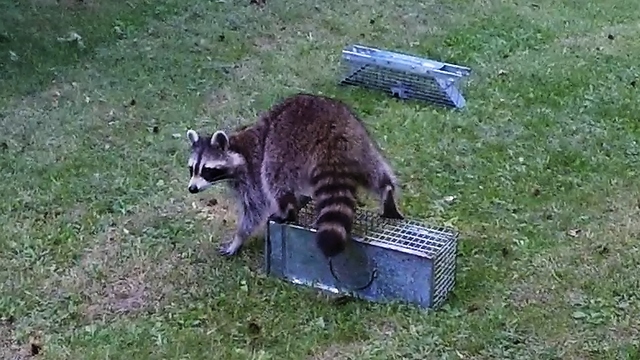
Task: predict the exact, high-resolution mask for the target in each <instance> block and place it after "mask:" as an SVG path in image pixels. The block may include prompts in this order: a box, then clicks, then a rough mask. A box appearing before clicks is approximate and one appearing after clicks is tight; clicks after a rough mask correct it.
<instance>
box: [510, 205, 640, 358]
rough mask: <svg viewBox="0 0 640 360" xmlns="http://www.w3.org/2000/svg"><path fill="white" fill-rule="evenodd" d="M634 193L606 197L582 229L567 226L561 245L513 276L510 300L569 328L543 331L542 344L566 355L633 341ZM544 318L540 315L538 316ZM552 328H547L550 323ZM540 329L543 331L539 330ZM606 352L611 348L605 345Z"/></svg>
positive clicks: (638, 252)
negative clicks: (521, 274)
mask: <svg viewBox="0 0 640 360" xmlns="http://www.w3.org/2000/svg"><path fill="white" fill-rule="evenodd" d="M637 199H638V194H635V193H634V194H629V193H623V194H619V195H617V196H616V197H615V198H612V199H611V200H610V201H609V203H608V204H603V205H602V206H601V207H602V208H601V209H594V210H593V211H592V213H595V214H596V215H594V217H595V218H596V219H595V220H594V221H593V222H592V223H591V224H589V225H588V226H585V227H583V228H575V229H568V231H567V235H566V236H565V237H561V238H559V239H558V241H559V242H561V243H562V244H561V245H558V246H557V247H556V248H554V249H552V250H549V251H547V252H546V253H541V254H539V255H538V256H536V257H535V258H534V259H533V260H532V261H529V260H527V262H528V263H527V265H526V266H527V267H528V269H527V270H526V273H527V274H528V275H527V276H525V277H523V278H521V279H520V280H519V281H518V280H516V284H515V286H514V287H513V288H512V290H511V293H510V304H512V306H514V307H515V308H517V309H518V310H523V309H525V308H528V307H532V308H533V309H534V311H533V313H535V312H537V310H535V309H540V310H541V311H542V312H545V311H547V310H548V309H553V312H554V318H553V319H548V320H550V321H557V322H558V325H560V324H562V325H561V326H566V327H567V329H571V331H570V332H568V333H567V332H564V333H562V334H556V335H554V336H550V335H549V334H548V335H547V336H548V337H547V339H546V340H545V341H546V342H547V344H548V345H551V346H554V347H555V348H558V349H566V351H567V353H566V355H567V358H581V357H582V356H586V357H589V356H591V355H593V352H594V351H602V350H603V349H605V348H612V349H615V348H616V347H623V346H626V345H629V344H633V343H634V342H635V343H638V334H639V332H640V320H638V319H639V315H640V305H639V304H640V293H638V292H637V290H636V289H637V288H638V286H639V285H640V282H639V280H638V279H637V278H636V276H635V272H636V271H635V270H634V269H637V268H638V267H639V266H640V243H638V237H639V236H640V220H638V219H640V209H639V207H638V200H637ZM540 316H544V315H540ZM552 327H553V326H552ZM543 333H544V332H543ZM610 350H611V349H610Z"/></svg>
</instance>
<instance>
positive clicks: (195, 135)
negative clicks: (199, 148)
mask: <svg viewBox="0 0 640 360" xmlns="http://www.w3.org/2000/svg"><path fill="white" fill-rule="evenodd" d="M199 138H200V137H199V136H198V133H197V132H195V131H194V130H191V129H189V130H187V139H189V141H190V142H191V145H194V144H195V143H197V142H198V139H199Z"/></svg>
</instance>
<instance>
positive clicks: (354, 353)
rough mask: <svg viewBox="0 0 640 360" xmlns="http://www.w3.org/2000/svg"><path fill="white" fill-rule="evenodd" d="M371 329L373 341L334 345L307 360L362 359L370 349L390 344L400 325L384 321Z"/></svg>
mask: <svg viewBox="0 0 640 360" xmlns="http://www.w3.org/2000/svg"><path fill="white" fill-rule="evenodd" d="M370 328H371V329H372V330H373V337H372V339H371V340H369V341H356V342H350V343H342V344H332V345H329V346H327V347H325V348H323V349H320V350H319V351H317V352H316V353H314V354H313V355H311V356H309V357H308V358H307V360H334V359H335V360H347V359H358V358H362V356H363V355H365V353H366V352H367V350H369V349H370V348H380V347H382V346H383V345H382V344H388V343H389V341H388V339H391V338H393V336H394V333H395V332H396V331H397V330H398V329H397V328H398V324H396V323H393V322H389V321H382V322H380V323H376V324H371V326H370Z"/></svg>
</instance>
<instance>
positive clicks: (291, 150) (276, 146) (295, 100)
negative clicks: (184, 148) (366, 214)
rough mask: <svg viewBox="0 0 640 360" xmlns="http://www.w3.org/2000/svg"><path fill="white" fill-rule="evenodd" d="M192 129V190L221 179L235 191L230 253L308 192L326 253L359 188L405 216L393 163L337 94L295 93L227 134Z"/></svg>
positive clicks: (387, 213) (292, 212) (347, 231)
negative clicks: (236, 220)
mask: <svg viewBox="0 0 640 360" xmlns="http://www.w3.org/2000/svg"><path fill="white" fill-rule="evenodd" d="M190 132H191V133H190V135H189V137H190V139H191V141H192V144H193V149H194V151H193V152H192V159H194V157H195V158H196V160H193V161H191V160H190V161H191V163H190V164H191V165H193V168H194V169H195V171H193V173H194V176H192V181H191V183H190V191H191V190H192V186H193V184H197V183H200V184H205V187H206V186H208V185H209V184H211V183H214V182H216V180H221V179H224V180H230V184H231V186H232V188H233V189H234V190H235V191H236V194H237V196H238V200H239V205H240V207H241V213H240V215H241V219H240V225H239V228H238V232H237V233H236V237H235V238H234V240H233V241H232V242H231V243H230V244H229V245H228V246H226V248H225V249H223V252H224V253H225V254H227V255H232V254H234V253H235V252H236V251H237V250H238V249H239V248H240V247H241V246H242V244H243V243H244V241H245V240H246V238H247V237H248V236H249V235H250V234H248V233H249V232H251V233H253V232H254V231H255V229H256V228H257V227H258V226H260V225H262V224H263V223H264V222H265V221H266V220H267V219H268V218H271V219H273V220H276V221H295V220H296V219H297V212H298V210H299V207H300V206H301V205H302V204H301V202H306V201H308V200H309V198H311V199H313V201H314V203H315V212H316V223H315V225H316V227H317V229H318V230H317V233H316V241H317V245H318V247H319V248H320V250H321V251H322V252H323V254H324V255H325V256H327V257H332V256H335V255H337V254H339V253H340V252H342V251H343V250H344V249H345V246H346V242H347V241H348V239H349V237H350V235H351V229H352V225H353V218H354V214H355V208H356V193H357V191H358V188H360V187H363V188H365V189H367V190H369V191H372V192H374V193H375V194H376V195H377V196H378V197H379V199H380V202H381V208H382V214H381V215H382V216H384V217H388V218H398V219H401V218H402V215H401V214H400V212H399V211H398V209H397V206H396V203H395V195H394V194H395V191H396V188H397V182H396V178H395V175H394V174H393V171H392V169H391V167H390V166H389V164H388V163H387V162H386V161H385V159H384V158H383V156H382V154H381V152H380V150H379V149H378V147H377V146H376V144H375V143H374V142H373V141H372V139H371V138H370V136H369V133H368V131H367V129H366V128H365V126H364V124H363V123H362V122H361V121H360V119H359V118H358V117H357V116H356V115H355V114H354V113H353V112H352V110H351V109H350V108H349V107H348V106H347V105H346V104H344V103H343V102H341V101H338V100H336V99H332V98H328V97H324V96H317V95H310V94H297V95H294V96H291V97H289V98H287V99H285V100H284V101H282V102H280V103H279V104H276V105H274V106H273V107H272V108H271V109H270V110H269V111H267V112H266V113H264V114H263V115H262V116H261V117H260V119H259V120H258V121H257V122H256V123H255V124H253V125H251V126H247V127H244V128H242V129H240V130H238V131H236V132H235V133H233V134H231V135H229V136H227V135H226V134H225V133H224V132H222V131H217V132H216V133H215V134H214V135H213V136H212V137H211V138H209V137H203V138H200V137H199V136H198V135H197V133H195V132H193V131H192V130H190ZM194 140H195V141H194ZM203 146H204V148H203ZM193 154H199V155H197V156H194V155H193ZM196 164H200V165H197V166H195V165H196ZM202 164H206V165H208V166H209V168H215V169H216V170H215V171H217V172H215V171H214V172H215V173H216V174H219V175H218V178H217V179H216V178H211V174H212V173H211V172H210V173H209V175H210V176H209V177H210V179H208V180H207V179H203V178H204V177H205V176H203V175H202V174H201V173H200V172H201V170H202V169H205V168H206V166H203V165H202ZM199 171H200V172H199ZM220 174H222V175H220ZM225 174H226V176H225ZM194 178H196V180H194ZM202 180H204V182H203V181H202ZM197 191H198V189H196V191H192V192H197Z"/></svg>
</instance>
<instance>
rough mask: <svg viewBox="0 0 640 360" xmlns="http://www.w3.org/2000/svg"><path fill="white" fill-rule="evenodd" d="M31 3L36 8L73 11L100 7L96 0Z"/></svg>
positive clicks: (50, 0) (37, 1) (34, 0)
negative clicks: (57, 8)
mask: <svg viewBox="0 0 640 360" xmlns="http://www.w3.org/2000/svg"><path fill="white" fill-rule="evenodd" d="M31 3H32V4H33V5H36V6H59V7H62V8H65V9H73V10H82V9H94V8H95V7H96V6H97V5H98V4H97V1H96V0H31Z"/></svg>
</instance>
